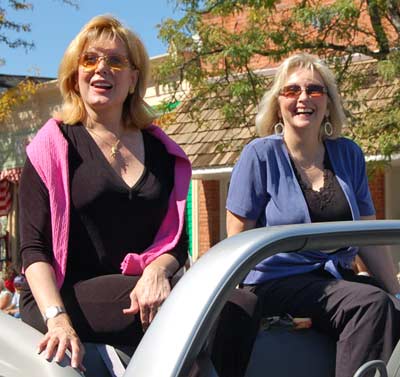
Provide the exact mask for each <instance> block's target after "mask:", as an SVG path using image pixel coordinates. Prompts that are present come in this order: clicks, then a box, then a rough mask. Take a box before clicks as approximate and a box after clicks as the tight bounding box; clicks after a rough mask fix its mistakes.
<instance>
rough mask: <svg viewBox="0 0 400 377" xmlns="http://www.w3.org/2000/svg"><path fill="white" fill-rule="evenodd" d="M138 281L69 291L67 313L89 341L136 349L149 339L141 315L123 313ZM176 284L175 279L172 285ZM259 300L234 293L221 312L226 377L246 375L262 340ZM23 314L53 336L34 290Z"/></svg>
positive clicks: (215, 356) (221, 363)
mask: <svg viewBox="0 0 400 377" xmlns="http://www.w3.org/2000/svg"><path fill="white" fill-rule="evenodd" d="M138 280H139V277H138V276H124V275H106V276H100V277H96V278H93V279H90V280H86V281H81V282H79V283H76V284H75V285H74V286H73V287H63V289H62V291H61V294H62V297H63V301H64V304H65V307H66V310H67V312H68V314H69V316H70V317H71V321H72V323H73V326H74V328H75V330H76V332H77V333H78V335H79V337H80V339H81V340H82V341H83V342H95V343H108V344H114V345H119V346H121V345H125V346H130V347H133V348H136V346H137V345H138V344H139V342H140V340H141V339H142V337H143V331H142V326H141V322H140V317H139V315H125V314H123V313H122V309H124V308H128V307H129V305H130V298H129V294H130V292H131V290H132V289H133V287H134V286H135V284H136V283H137V281H138ZM176 282H177V280H176V279H173V280H172V282H171V285H172V286H174V285H175V284H176ZM257 302H258V299H257V296H256V295H255V294H254V293H251V292H246V291H242V290H234V292H233V293H232V295H231V297H230V299H229V301H228V302H227V303H226V305H225V306H224V308H223V310H222V312H221V315H220V317H219V320H218V322H217V324H216V326H215V330H214V331H213V336H212V341H211V342H210V347H209V352H210V354H211V355H210V356H211V359H212V361H213V363H214V365H215V368H216V370H217V371H218V374H219V376H220V377H242V376H244V374H245V371H246V367H247V363H248V361H249V359H250V355H251V351H252V347H253V344H254V341H255V338H256V336H257V330H258V323H259V319H258V318H259V317H258V316H257V313H258V312H257V311H256V307H257ZM21 314H22V319H23V321H24V322H27V323H28V324H29V325H31V326H32V327H34V328H36V329H37V330H39V331H40V332H42V333H46V332H47V328H46V326H45V324H44V322H43V319H42V315H41V314H40V312H39V309H38V307H37V305H36V302H35V300H34V298H33V296H32V293H31V292H30V290H29V289H28V288H26V289H25V290H23V291H22V293H21ZM196 373H197V372H196ZM196 373H195V374H194V375H196Z"/></svg>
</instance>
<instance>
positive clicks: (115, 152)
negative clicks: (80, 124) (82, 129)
mask: <svg viewBox="0 0 400 377" xmlns="http://www.w3.org/2000/svg"><path fill="white" fill-rule="evenodd" d="M87 130H88V131H89V132H90V133H91V134H93V135H95V136H97V137H98V138H99V139H100V140H102V141H103V143H105V144H107V145H108V146H109V147H110V149H111V152H110V158H111V159H112V160H115V158H116V157H117V155H118V154H119V153H120V152H119V148H120V145H121V140H120V139H118V138H117V137H116V136H115V135H114V137H115V138H116V139H117V141H116V142H115V143H113V144H111V143H109V142H108V141H107V140H105V139H104V138H103V137H102V136H100V135H99V134H98V133H97V132H95V131H94V130H93V129H92V128H89V127H87Z"/></svg>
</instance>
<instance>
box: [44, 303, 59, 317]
mask: <svg viewBox="0 0 400 377" xmlns="http://www.w3.org/2000/svg"><path fill="white" fill-rule="evenodd" d="M62 312H63V310H62V309H61V308H60V307H58V306H50V307H49V308H47V309H46V311H45V312H44V315H45V317H46V318H47V319H49V318H54V317H56V316H57V315H58V314H60V313H62Z"/></svg>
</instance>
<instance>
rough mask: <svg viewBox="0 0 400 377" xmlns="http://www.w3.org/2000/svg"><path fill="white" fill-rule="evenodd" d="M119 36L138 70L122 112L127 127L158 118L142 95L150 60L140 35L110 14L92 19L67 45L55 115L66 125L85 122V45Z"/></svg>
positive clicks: (133, 126) (60, 72)
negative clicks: (81, 79)
mask: <svg viewBox="0 0 400 377" xmlns="http://www.w3.org/2000/svg"><path fill="white" fill-rule="evenodd" d="M117 38H118V39H120V40H121V41H122V42H123V44H124V45H125V47H126V50H127V52H128V59H129V61H130V62H131V64H132V66H134V67H135V68H136V69H137V70H138V71H139V75H138V80H137V82H136V87H135V91H134V92H133V93H132V94H128V96H127V98H126V100H125V102H124V104H123V111H122V120H123V124H124V126H125V127H127V128H144V127H146V126H147V125H149V124H150V123H151V122H152V121H153V120H154V119H155V117H156V116H155V113H154V112H153V111H152V109H151V108H150V106H149V105H147V104H146V103H145V102H144V100H143V98H144V95H145V93H146V88H147V80H148V76H149V68H150V61H149V57H148V54H147V52H146V49H145V47H144V45H143V43H142V41H141V40H140V39H139V37H138V36H137V35H136V34H135V33H133V32H132V31H131V30H129V29H128V28H126V27H124V26H123V25H122V23H121V22H120V21H118V20H117V19H116V18H115V17H113V16H111V15H101V16H97V17H94V18H92V19H91V20H90V21H89V22H88V23H87V24H86V25H85V26H84V27H83V28H82V29H81V31H80V32H79V34H78V35H77V36H76V37H75V38H74V39H73V40H72V41H71V43H70V44H69V46H68V47H67V49H66V51H65V53H64V56H63V58H62V60H61V64H60V67H59V70H58V85H59V88H60V91H61V95H62V98H63V103H62V106H61V110H60V111H57V112H55V113H54V114H53V116H54V117H55V118H57V119H60V120H62V121H63V122H64V123H66V124H71V125H73V124H76V123H79V122H84V121H85V120H86V117H87V113H86V109H85V106H84V103H83V100H82V97H81V96H80V93H79V91H78V90H77V77H78V68H79V67H78V60H79V57H80V55H81V54H82V52H83V50H84V48H85V47H86V46H87V45H88V43H91V42H93V41H97V40H101V39H106V40H114V39H117Z"/></svg>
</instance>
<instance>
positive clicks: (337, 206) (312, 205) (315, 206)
mask: <svg viewBox="0 0 400 377" xmlns="http://www.w3.org/2000/svg"><path fill="white" fill-rule="evenodd" d="M290 162H291V163H292V167H293V170H294V173H295V175H296V178H297V180H298V182H299V185H300V187H301V190H302V191H303V195H304V198H305V200H306V203H307V207H308V211H309V213H310V218H311V222H325V221H345V220H352V219H353V217H352V215H351V209H350V206H349V203H348V202H347V199H346V196H345V195H344V192H343V190H342V188H341V187H340V184H339V182H338V180H337V178H336V176H335V172H334V171H333V168H332V164H331V161H330V159H329V155H328V153H326V152H325V156H324V185H323V187H322V188H321V189H320V190H319V191H315V190H313V189H312V187H310V185H309V184H308V183H306V182H304V181H303V179H302V178H301V175H300V173H299V172H298V171H297V168H296V166H295V164H294V161H293V160H292V158H290Z"/></svg>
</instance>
